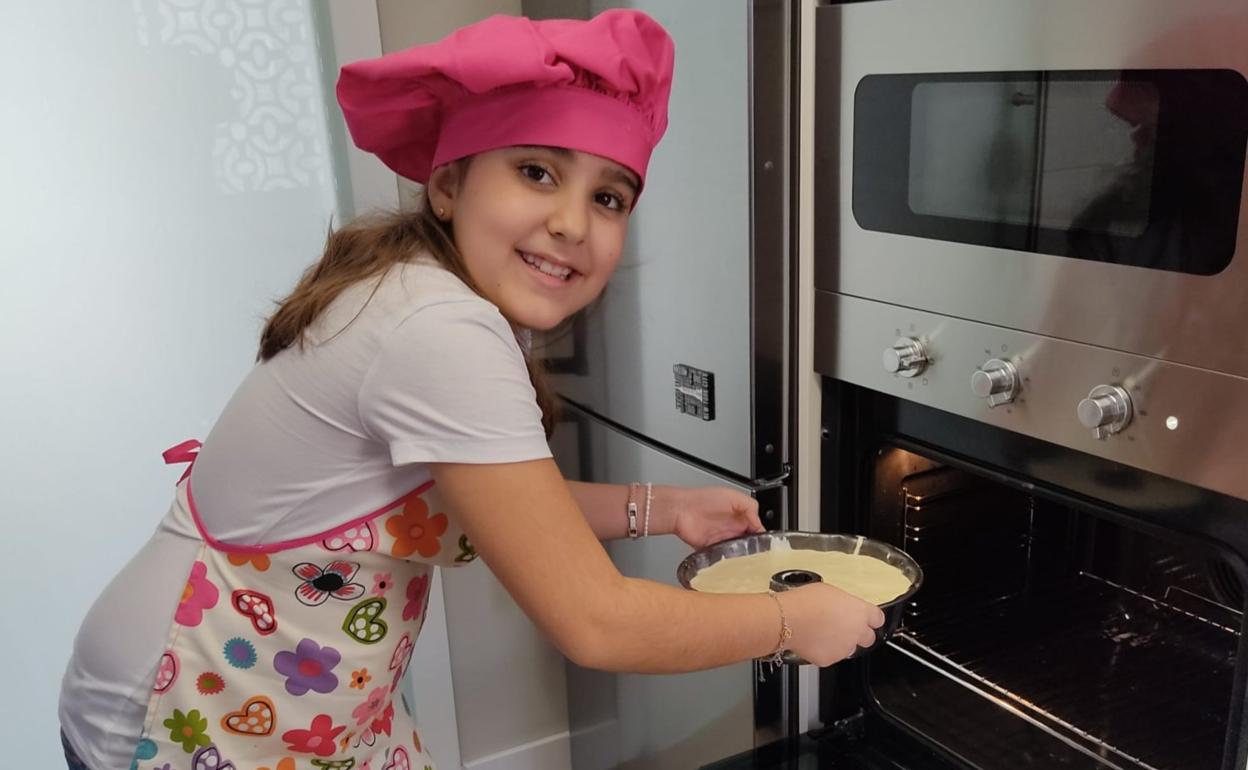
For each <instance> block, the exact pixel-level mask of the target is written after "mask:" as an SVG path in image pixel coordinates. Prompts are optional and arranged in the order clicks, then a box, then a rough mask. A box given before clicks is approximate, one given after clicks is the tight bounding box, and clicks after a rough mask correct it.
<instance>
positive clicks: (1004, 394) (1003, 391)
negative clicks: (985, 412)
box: [971, 358, 1018, 406]
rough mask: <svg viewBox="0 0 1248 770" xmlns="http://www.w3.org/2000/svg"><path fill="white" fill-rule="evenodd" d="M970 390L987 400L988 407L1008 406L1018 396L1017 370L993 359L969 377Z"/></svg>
mask: <svg viewBox="0 0 1248 770" xmlns="http://www.w3.org/2000/svg"><path fill="white" fill-rule="evenodd" d="M971 390H972V391H974V392H975V395H977V396H979V397H980V398H986V399H988V406H1001V405H1002V404H1008V403H1010V402H1011V401H1013V400H1014V397H1015V396H1016V395H1018V369H1017V368H1015V366H1014V364H1012V363H1010V362H1009V361H1003V360H1001V359H1000V358H994V359H992V360H991V361H988V362H987V363H985V364H984V365H983V366H981V367H979V369H976V370H975V373H974V374H972V375H971Z"/></svg>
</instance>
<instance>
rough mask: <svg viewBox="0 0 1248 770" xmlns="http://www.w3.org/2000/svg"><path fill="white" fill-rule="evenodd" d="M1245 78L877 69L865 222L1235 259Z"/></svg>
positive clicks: (1193, 72)
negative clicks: (885, 71) (883, 72)
mask: <svg viewBox="0 0 1248 770" xmlns="http://www.w3.org/2000/svg"><path fill="white" fill-rule="evenodd" d="M1246 139H1248V81H1245V80H1244V77H1243V76H1242V75H1240V74H1239V73H1238V72H1234V71H1232V70H1205V69H1189V70H1125V71H1117V70H1116V71H1044V72H988V73H984V72H979V73H939V74H898V75H871V76H868V77H865V78H863V79H862V80H861V81H860V82H859V84H858V87H857V90H856V92H855V96H854V168H853V211H854V217H855V219H856V220H857V221H858V224H859V225H860V226H862V227H863V228H865V229H868V230H877V231H883V232H889V233H898V234H902V235H912V236H918V237H921V238H932V239H938V240H946V241H955V242H960V243H970V244H977V245H984V246H994V247H1000V248H1007V249H1014V250H1019V251H1030V252H1036V253H1042V254H1055V255H1058V256H1067V257H1074V258H1077V259H1085V260H1093V261H1100V262H1111V263H1117V264H1124V265H1134V266H1139V267H1151V268H1157V269H1162V270H1170V271H1177V272H1182V273H1194V274H1198V275H1213V274H1215V273H1218V272H1220V271H1221V270H1223V269H1224V268H1225V267H1226V266H1227V265H1228V264H1229V263H1230V261H1231V257H1232V255H1233V253H1234V250H1235V237H1236V229H1237V225H1238V218H1239V211H1240V201H1241V196H1242V194H1243V191H1242V189H1241V188H1242V185H1243V173H1244V152H1245V140H1246Z"/></svg>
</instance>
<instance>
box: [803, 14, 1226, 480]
mask: <svg viewBox="0 0 1248 770" xmlns="http://www.w3.org/2000/svg"><path fill="white" fill-rule="evenodd" d="M815 16H816V21H815V24H816V37H815V45H816V51H815V57H816V61H817V65H816V83H815V89H816V111H817V114H816V117H815V122H816V128H815V137H814V147H815V154H816V168H815V210H814V213H813V216H814V218H815V229H816V236H815V244H816V246H815V248H816V288H817V290H818V291H817V293H816V296H817V299H816V315H817V321H816V324H817V328H818V329H819V330H820V331H819V334H820V335H822V338H821V341H822V342H823V343H824V344H823V345H822V346H821V347H820V351H819V353H817V357H818V359H819V360H818V364H817V365H818V366H819V367H820V368H821V370H822V371H824V372H826V373H828V374H830V375H831V376H834V377H837V378H838V379H842V380H846V381H849V382H854V383H856V384H858V385H861V386H864V387H867V388H872V389H875V390H878V391H881V392H885V393H889V394H891V395H894V396H897V397H900V398H904V399H907V400H912V401H916V402H919V403H924V404H928V405H930V406H933V407H936V408H939V409H942V410H946V411H950V412H953V413H955V414H959V415H962V416H965V417H969V418H972V419H975V420H979V421H982V422H986V423H989V424H992V425H995V426H998V427H1001V428H1003V429H1005V430H1009V431H1014V432H1019V433H1023V434H1027V435H1030V436H1033V437H1036V438H1040V439H1042V440H1044V441H1048V442H1051V443H1055V444H1059V445H1063V446H1067V447H1070V448H1073V449H1076V450H1078V451H1081V452H1086V453H1090V454H1093V455H1096V456H1099V457H1103V458H1107V459H1111V460H1114V461H1116V462H1120V463H1124V464H1126V465H1130V466H1132V467H1136V468H1140V469H1143V470H1147V471H1150V472H1153V473H1157V474H1160V475H1164V476H1168V477H1171V478H1175V479H1180V480H1182V481H1185V482H1187V483H1190V484H1193V485H1196V486H1198V487H1201V488H1206V489H1211V490H1216V491H1218V492H1221V493H1224V494H1228V495H1232V496H1235V497H1239V498H1245V499H1248V473H1244V472H1243V470H1242V466H1243V463H1242V459H1243V457H1244V452H1243V450H1242V448H1241V444H1242V438H1241V437H1242V436H1244V435H1248V334H1245V333H1244V330H1245V329H1248V202H1246V201H1248V199H1246V198H1245V194H1244V188H1245V146H1246V144H1248V79H1246V75H1248V43H1246V42H1245V41H1248V5H1245V4H1244V3H1243V2H1242V0H1235V1H1234V2H1231V1H1230V0H1184V1H1183V2H1174V0H1098V1H1097V2H1088V1H1087V0H1005V1H1003V0H942V2H926V1H925V0H883V1H882V2H869V3H852V4H846V5H840V4H838V5H827V6H820V7H818V8H817V10H816V12H815ZM829 329H840V330H845V331H842V332H839V333H838V335H837V337H836V339H835V341H833V340H832V339H831V336H830V335H829V334H827V330H829ZM851 331H852V333H850V332H851ZM881 357H883V360H881Z"/></svg>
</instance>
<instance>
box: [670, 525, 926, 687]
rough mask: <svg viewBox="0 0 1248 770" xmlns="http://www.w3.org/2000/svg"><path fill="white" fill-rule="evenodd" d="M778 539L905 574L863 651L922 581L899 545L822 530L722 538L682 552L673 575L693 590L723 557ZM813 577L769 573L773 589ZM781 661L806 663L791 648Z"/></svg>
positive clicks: (893, 622)
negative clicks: (903, 585) (905, 585)
mask: <svg viewBox="0 0 1248 770" xmlns="http://www.w3.org/2000/svg"><path fill="white" fill-rule="evenodd" d="M780 541H786V542H788V544H789V547H790V548H791V549H793V550H795V551H803V550H804V551H840V552H842V553H857V554H861V555H863V556H870V557H872V558H876V559H880V560H882V561H884V562H886V563H888V564H891V565H892V566H894V567H896V568H897V569H899V570H901V574H903V575H905V576H906V578H907V579H908V580H909V581H910V589H909V590H908V591H906V592H905V593H904V594H902V595H901V596H898V597H897V598H896V599H893V600H892V601H890V602H886V603H884V604H881V605H880V609H882V610H884V625H882V626H880V627H879V628H877V629H876V630H875V644H873V645H872V646H871V647H869V648H867V649H866V650H865V652H870V651H871V650H873V649H875V648H877V647H879V646H880V644H881V643H882V642H883V641H884V640H885V639H887V638H889V637H890V636H892V634H893V632H894V631H896V630H897V626H898V624H900V623H901V614H902V612H903V611H904V610H905V607H906V605H907V604H909V603H910V599H911V598H913V596H914V595H915V594H916V593H917V592H918V590H919V588H920V587H922V585H923V569H922V568H921V567H920V566H919V564H918V562H916V561H915V560H914V559H912V558H911V557H910V555H909V554H907V553H906V552H905V551H902V550H901V549H900V548H895V547H893V546H891V545H889V544H888V543H885V542H883V541H880V540H872V539H871V538H869V537H862V536H860V535H836V534H830V533H826V532H763V533H759V534H754V535H745V536H743V537H738V538H733V539H731V540H724V541H723V542H720V543H716V544H715V545H712V546H707V547H706V548H703V549H702V550H700V551H695V552H694V553H691V554H689V555H688V556H686V557H685V559H684V560H683V561H682V562H681V563H680V566H678V567H677V568H676V579H677V580H679V581H680V584H681V585H682V586H684V587H685V588H688V589H690V590H694V589H693V578H694V576H695V575H697V574H698V573H699V572H701V571H702V570H704V569H706V568H707V567H709V566H711V565H712V564H715V563H716V562H719V561H721V560H723V559H735V558H737V557H739V556H749V555H751V554H756V553H765V552H767V551H770V550H771V548H772V545H773V544H774V543H777V542H780ZM817 580H819V576H818V575H814V574H813V573H808V572H805V571H802V570H786V571H785V572H780V573H776V575H774V576H773V577H772V580H771V589H772V590H773V591H786V590H788V589H790V588H795V587H797V586H799V585H804V584H806V583H809V582H812V581H817ZM863 652H864V649H863V648H862V647H859V648H858V649H857V650H855V652H854V654H853V655H851V656H850V657H857V656H859V655H861V654H862V653H863ZM784 662H785V663H795V664H804V663H806V661H805V660H802V659H801V658H800V657H798V656H797V655H795V654H794V653H793V652H792V651H791V650H786V651H785V653H784Z"/></svg>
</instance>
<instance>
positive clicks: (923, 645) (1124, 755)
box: [828, 447, 1244, 770]
mask: <svg viewBox="0 0 1248 770" xmlns="http://www.w3.org/2000/svg"><path fill="white" fill-rule="evenodd" d="M872 465H873V468H872V469H871V470H872V473H871V474H870V479H871V482H870V483H871V486H870V490H869V492H868V493H867V494H866V495H865V496H864V497H865V499H863V500H862V502H864V503H866V506H865V507H866V508H867V509H868V512H867V515H866V518H865V520H864V521H861V525H862V526H864V527H865V531H866V533H867V534H868V535H869V536H871V537H875V538H879V539H881V540H885V541H887V542H890V543H893V544H895V545H898V546H900V547H901V548H903V549H904V550H905V551H907V552H908V553H909V554H910V555H912V556H913V557H914V558H915V559H916V560H917V561H918V562H919V564H920V565H921V566H922V568H923V570H924V586H923V588H922V590H921V591H920V592H919V593H918V594H917V596H916V597H915V600H914V601H913V602H912V603H911V605H910V606H909V608H908V610H907V613H906V616H905V619H904V621H903V624H902V626H901V628H900V629H899V630H898V632H897V634H896V635H895V637H894V638H893V639H892V640H890V641H889V642H888V643H887V645H886V646H885V648H883V649H880V650H877V651H876V652H875V653H874V654H872V655H870V656H868V657H867V659H866V661H865V662H864V664H863V665H861V666H859V667H858V668H857V669H854V670H855V671H856V672H857V675H858V676H860V678H861V682H860V684H859V685H858V686H859V687H860V688H861V692H862V697H863V698H864V699H865V700H866V701H867V702H868V703H869V708H868V709H867V711H868V712H870V713H872V714H873V718H875V719H876V720H877V721H879V720H881V719H882V720H883V721H884V722H886V723H889V724H891V725H892V726H894V727H900V728H901V729H902V731H904V732H905V733H907V734H911V735H917V736H920V737H921V739H922V741H923V742H924V743H925V744H926V745H928V746H931V747H933V748H934V749H938V753H939V754H941V755H942V756H946V757H948V758H950V759H952V760H953V762H952V764H954V765H955V766H958V765H960V766H970V767H980V768H1005V767H1011V768H1012V767H1020V766H1021V767H1063V768H1067V767H1069V768H1122V769H1123V770H1128V769H1134V768H1159V769H1160V768H1220V767H1224V766H1226V765H1227V764H1228V763H1229V761H1230V760H1229V758H1230V757H1232V756H1233V755H1234V750H1235V747H1234V746H1233V745H1228V744H1232V743H1234V741H1233V740H1232V739H1230V738H1228V722H1229V720H1230V719H1231V716H1232V715H1233V714H1237V713H1238V711H1237V710H1235V709H1233V708H1232V697H1233V689H1234V688H1233V684H1234V682H1235V672H1236V654H1237V650H1238V647H1239V637H1240V634H1241V626H1242V623H1243V617H1242V613H1243V607H1244V594H1243V588H1242V586H1241V583H1240V579H1239V577H1238V573H1237V572H1236V570H1234V569H1233V568H1232V566H1231V562H1230V561H1229V560H1228V558H1227V557H1226V556H1224V555H1223V554H1222V553H1221V552H1220V551H1219V549H1216V548H1215V547H1213V546H1211V545H1208V544H1204V543H1196V542H1187V541H1179V540H1177V539H1176V538H1175V537H1174V535H1173V534H1172V533H1169V532H1165V531H1162V530H1160V529H1157V530H1153V531H1145V529H1143V528H1141V525H1140V522H1138V521H1135V520H1133V519H1132V518H1131V517H1130V516H1126V515H1121V512H1119V513H1117V514H1116V513H1115V512H1113V511H1109V510H1104V509H1098V508H1097V507H1096V506H1095V505H1092V504H1090V503H1089V504H1086V505H1083V504H1080V503H1079V502H1072V501H1071V500H1069V499H1059V498H1055V497H1049V496H1046V495H1044V494H1042V493H1041V492H1040V491H1038V490H1036V489H1035V488H1034V487H1031V486H1030V485H1027V484H1007V483H1004V482H1002V481H1001V480H1000V478H999V477H992V475H991V474H980V473H976V472H974V471H972V470H966V469H963V468H960V467H954V466H952V465H949V464H942V463H941V462H938V461H936V460H933V459H929V458H928V457H925V456H923V455H921V454H917V453H916V452H913V451H907V450H906V449H902V448H897V447H887V448H884V449H882V450H880V451H878V453H876V455H875V457H874V459H873V462H872ZM1121 481H1123V483H1130V479H1126V480H1121ZM1146 492H1147V490H1142V494H1141V503H1140V504H1141V505H1145V504H1147V502H1148V501H1147V499H1144V498H1146V497H1147V494H1146ZM834 668H836V667H834ZM828 671H832V669H829V670H828ZM838 675H839V676H841V677H842V678H843V677H844V676H846V673H845V672H844V671H842V672H839V674H838ZM1232 732H1237V731H1232ZM864 745H866V743H865V742H864ZM864 766H865V765H864Z"/></svg>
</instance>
